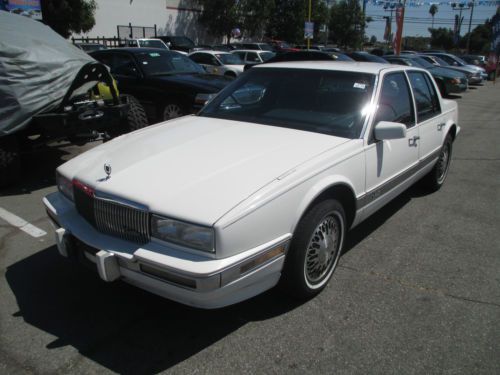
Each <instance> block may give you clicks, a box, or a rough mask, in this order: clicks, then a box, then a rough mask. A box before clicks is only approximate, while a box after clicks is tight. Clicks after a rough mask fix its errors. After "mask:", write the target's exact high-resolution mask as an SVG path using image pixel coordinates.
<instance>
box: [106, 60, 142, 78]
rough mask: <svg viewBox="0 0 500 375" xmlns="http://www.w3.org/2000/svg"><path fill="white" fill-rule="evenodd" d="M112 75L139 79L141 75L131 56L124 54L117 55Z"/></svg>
mask: <svg viewBox="0 0 500 375" xmlns="http://www.w3.org/2000/svg"><path fill="white" fill-rule="evenodd" d="M111 73H112V74H116V75H122V76H128V77H137V76H138V75H139V71H138V70H137V66H136V65H135V63H134V60H132V58H131V57H130V56H128V55H122V54H116V55H115V58H114V61H113V66H111Z"/></svg>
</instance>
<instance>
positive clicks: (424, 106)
mask: <svg viewBox="0 0 500 375" xmlns="http://www.w3.org/2000/svg"><path fill="white" fill-rule="evenodd" d="M408 76H409V77H410V84H411V88H412V90H413V95H414V96H415V102H416V103H417V121H418V122H423V121H425V120H428V119H430V118H432V117H434V116H436V115H438V114H439V113H441V109H440V108H439V99H438V97H437V94H436V92H435V90H434V89H433V87H431V86H430V83H431V82H430V80H429V77H427V75H426V74H425V73H422V72H409V73H408Z"/></svg>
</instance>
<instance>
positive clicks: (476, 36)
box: [460, 20, 492, 54]
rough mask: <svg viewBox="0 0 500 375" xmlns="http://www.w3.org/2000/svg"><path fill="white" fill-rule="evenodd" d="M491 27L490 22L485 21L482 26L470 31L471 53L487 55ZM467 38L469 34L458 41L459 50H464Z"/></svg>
mask: <svg viewBox="0 0 500 375" xmlns="http://www.w3.org/2000/svg"><path fill="white" fill-rule="evenodd" d="M491 27H492V25H491V20H486V22H485V23H484V24H483V25H478V26H476V27H475V28H474V29H473V30H472V31H471V35H470V46H469V49H470V52H471V53H481V54H487V53H488V52H489V51H490V43H491V37H492V30H491ZM468 36H469V33H467V34H465V36H464V37H463V38H462V39H461V40H460V47H461V48H466V45H467V38H468Z"/></svg>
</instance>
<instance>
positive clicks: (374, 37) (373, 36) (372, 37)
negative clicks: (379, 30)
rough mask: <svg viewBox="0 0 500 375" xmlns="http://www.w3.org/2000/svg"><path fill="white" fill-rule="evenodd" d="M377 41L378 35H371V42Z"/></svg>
mask: <svg viewBox="0 0 500 375" xmlns="http://www.w3.org/2000/svg"><path fill="white" fill-rule="evenodd" d="M375 43H377V37H376V36H375V35H372V36H371V37H370V44H375Z"/></svg>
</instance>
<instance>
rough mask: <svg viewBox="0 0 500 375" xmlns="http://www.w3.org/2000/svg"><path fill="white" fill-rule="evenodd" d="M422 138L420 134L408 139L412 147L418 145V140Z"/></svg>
mask: <svg viewBox="0 0 500 375" xmlns="http://www.w3.org/2000/svg"><path fill="white" fill-rule="evenodd" d="M419 139H420V137H419V136H418V135H416V136H414V137H412V138H410V139H408V146H410V147H417V141H418V140H419Z"/></svg>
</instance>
